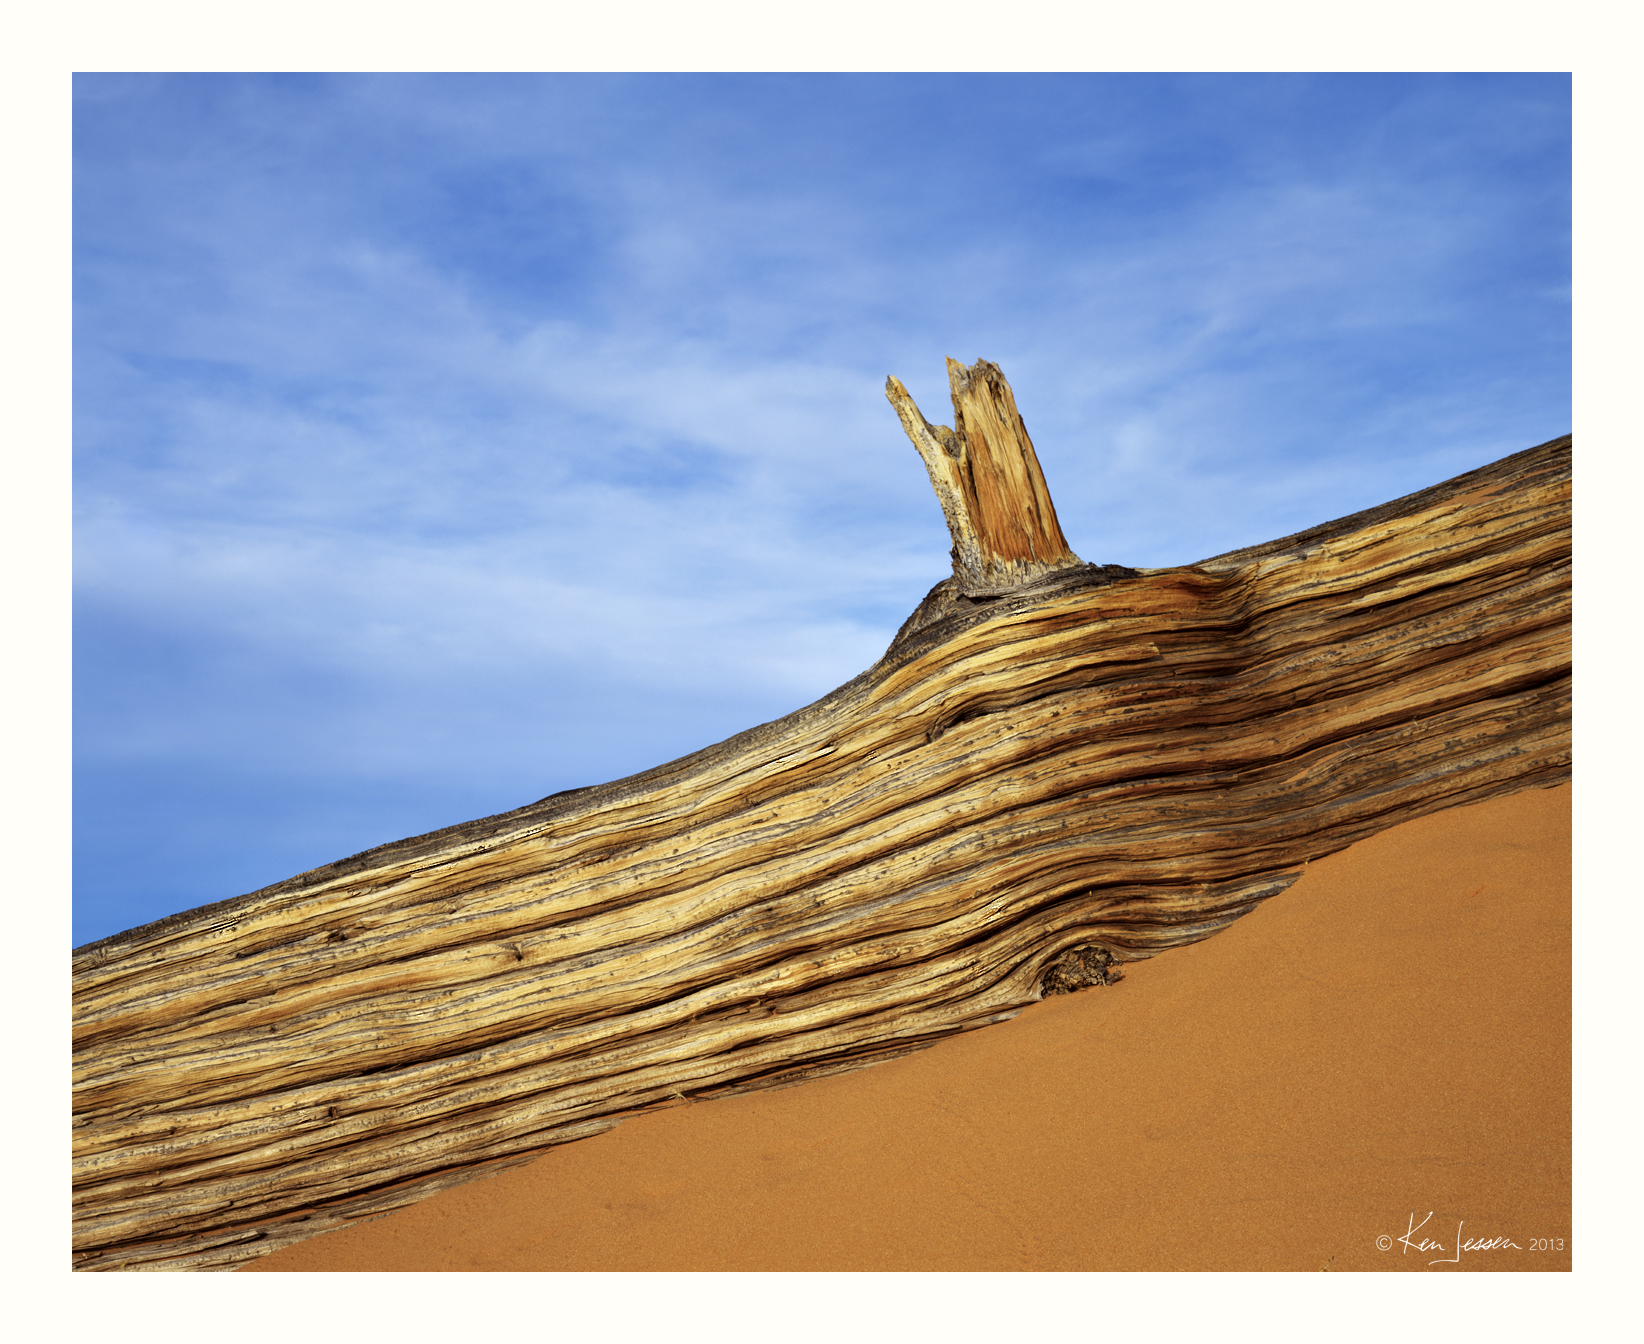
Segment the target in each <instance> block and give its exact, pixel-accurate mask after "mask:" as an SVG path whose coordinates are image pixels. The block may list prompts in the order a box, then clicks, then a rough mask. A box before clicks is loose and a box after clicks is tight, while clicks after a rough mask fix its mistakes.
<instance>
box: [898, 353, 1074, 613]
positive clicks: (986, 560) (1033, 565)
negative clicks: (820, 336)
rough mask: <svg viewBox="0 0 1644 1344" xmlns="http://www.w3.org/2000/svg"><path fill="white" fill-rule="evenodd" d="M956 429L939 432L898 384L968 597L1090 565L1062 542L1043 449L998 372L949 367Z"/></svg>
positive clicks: (906, 423) (901, 413)
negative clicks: (1041, 463)
mask: <svg viewBox="0 0 1644 1344" xmlns="http://www.w3.org/2000/svg"><path fill="white" fill-rule="evenodd" d="M948 385H949V387H950V388H951V390H952V396H953V428H952V429H949V428H948V427H947V426H946V425H933V424H931V423H930V421H928V420H926V419H925V417H924V415H923V414H922V413H921V412H920V410H919V407H918V406H916V405H915V404H914V400H913V398H912V397H911V396H909V395H908V390H907V388H905V387H903V386H902V384H901V382H899V381H898V380H897V379H895V378H887V379H886V380H885V396H886V397H887V398H888V399H889V401H890V404H891V405H892V406H893V407H895V408H896V414H897V416H898V417H899V418H900V419H901V421H902V428H903V429H905V430H906V431H907V434H908V438H910V439H911V440H912V441H913V446H914V447H915V448H916V449H918V451H919V456H920V457H921V458H923V459H924V462H925V469H926V470H927V471H928V472H929V473H930V483H931V485H932V486H933V487H934V488H935V490H936V498H937V499H938V500H939V501H940V503H941V505H942V514H943V516H944V517H945V518H946V519H947V524H948V535H949V536H950V537H952V539H953V552H952V554H953V575H954V578H955V579H956V580H957V582H958V586H959V591H960V592H961V593H963V594H964V595H965V596H966V597H985V596H991V595H996V594H1000V593H1005V592H1008V591H1010V590H1011V589H1014V588H1020V587H1022V586H1023V585H1024V584H1029V583H1033V582H1034V581H1035V580H1038V579H1042V578H1044V577H1045V576H1046V575H1047V574H1051V573H1054V572H1056V571H1057V570H1062V569H1076V568H1079V567H1080V566H1082V565H1083V564H1084V562H1083V561H1082V560H1080V559H1079V557H1078V556H1077V555H1075V554H1074V553H1073V548H1072V547H1070V546H1069V545H1068V544H1067V538H1066V537H1064V536H1063V535H1062V527H1061V524H1060V523H1059V522H1058V521H1057V518H1056V506H1055V505H1054V504H1053V503H1052V502H1051V498H1050V490H1049V489H1048V488H1047V487H1046V485H1045V474H1044V472H1043V470H1041V468H1040V466H1039V457H1038V454H1037V453H1035V452H1034V451H1033V440H1032V439H1030V438H1029V437H1028V432H1027V426H1026V425H1024V424H1023V423H1022V417H1021V414H1020V413H1019V412H1018V411H1017V409H1016V398H1015V397H1014V396H1013V395H1012V394H1011V390H1010V384H1009V383H1008V382H1006V381H1005V375H1004V374H1003V373H1002V372H1001V371H1000V369H999V366H998V365H997V364H992V363H989V362H988V361H987V360H985V359H979V360H977V361H976V363H975V364H973V365H972V366H971V367H970V368H968V369H967V368H966V367H965V366H964V365H963V364H960V363H959V362H958V361H957V360H953V359H950V360H948Z"/></svg>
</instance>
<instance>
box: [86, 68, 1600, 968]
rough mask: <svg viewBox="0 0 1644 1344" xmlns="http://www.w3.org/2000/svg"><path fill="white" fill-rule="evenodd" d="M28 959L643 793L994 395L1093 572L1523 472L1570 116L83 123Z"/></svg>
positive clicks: (1555, 106) (712, 89)
mask: <svg viewBox="0 0 1644 1344" xmlns="http://www.w3.org/2000/svg"><path fill="white" fill-rule="evenodd" d="M75 93H76V108H75V118H76V120H75V204H76V224H75V254H76V257H75V270H76V317H75V325H76V370H75V401H76V412H75V434H76V518H77V523H76V545H77V558H76V618H75V652H76V684H75V691H76V732H75V749H76V849H75V882H76V896H75V906H76V914H75V929H74V937H75V941H76V942H77V943H78V942H84V941H87V940H90V939H94V938H98V937H102V936H105V935H107V934H109V933H112V932H115V931H117V930H119V929H122V928H126V927H129V926H131V925H134V924H138V923H142V922H145V921H147V920H150V919H154V918H158V917H160V916H162V915H165V914H169V913H172V912H174V911H177V910H182V909H186V908H188V907H190V906H193V905H198V904H201V903H203V902H206V901H212V900H218V899H221V898H223V897H226V896H232V895H236V894H239V893H241V892H244V891H249V890H253V889H255V888H257V887H259V886H263V885H266V884H267V883H270V882H274V881H278V880H279V879H281V878H284V877H288V876H290V875H291V874H292V873H295V872H297V871H300V870H302V869H304V868H308V867H312V866H314V865H316V864H319V863H324V862H326V861H329V860H331V859H335V858H340V857H343V856H344V855H346V854H350V853H353V852H356V851H358V850H361V849H364V848H367V847H369V846H371V845H374V844H379V843H382V842H384V841H388V840H393V839H397V838H400V837H401V836H405V835H411V834H416V833H418V832H421V831H426V830H430V829H433V828H435V827H438V826H444V825H449V824H452V823H454V822H458V821H463V820H467V819H469V818H471V817H476V816H482V815H486V814H489V813H492V812H496V811H500V810H503V809H506V808H509V807H514V806H518V805H519V804H522V803H526V802H529V801H531V800H533V799H536V798H540V797H542V796H544V795H545V794H548V793H551V792H553V791H555V790H558V789H563V788H570V787H573V786H576V785H581V784H591V783H597V782H600V781H602V780H607V779H612V778H616V777H618V776H621V775H624V774H628V773H631V772H633V771H635V770H641V769H644V768H646V767H649V766H652V765H656V764H659V763H661V762H662V761H665V760H668V759H671V758H673V757H675V756H678V755H681V754H683V753H685V752H688V751H692V750H695V749H696V748H698V747H701V746H705V745H707V744H709V743H711V742H714V741H718V740H720V739H722V738H724V737H726V736H728V735H729V734H731V733H733V732H736V731H738V730H739V729H742V728H745V727H748V726H751V725H752V724H754V723H758V722H763V721H765V720H768V719H771V718H775V717H778V716H780V715H782V714H784V713H787V712H788V711H790V710H793V709H795V708H798V707H799V706H800V705H802V704H805V703H807V702H809V701H810V700H813V699H815V698H816V697H817V696H819V695H822V694H824V693H826V692H827V691H828V690H830V689H832V688H833V687H834V686H836V685H838V684H839V683H841V682H843V681H845V680H848V679H849V678H850V677H852V676H854V675H855V674H856V673H857V672H860V671H861V670H863V669H864V668H865V667H867V666H868V665H870V664H871V663H872V662H873V661H874V659H875V658H877V657H878V655H879V654H880V652H882V650H883V648H884V646H885V644H886V643H887V642H888V641H889V639H890V637H891V635H892V634H893V633H894V631H895V629H896V627H897V625H899V624H900V622H901V621H902V619H903V618H904V617H905V616H906V615H907V614H908V612H909V611H910V610H911V609H912V608H913V606H914V605H915V604H916V603H917V601H918V600H919V598H920V597H921V596H922V595H923V593H924V592H925V590H926V589H927V588H928V587H929V586H930V585H931V584H932V583H934V582H936V581H937V580H938V579H940V578H942V577H943V576H944V575H945V574H946V573H947V556H946V551H947V540H946V537H945V533H944V530H943V527H942V519H941V514H940V511H939V509H938V507H937V505H936V501H935V498H934V496H933V494H932V493H931V490H930V486H929V483H928V481H927V480H926V478H925V475H924V471H923V468H922V467H921V465H920V463H919V460H918V457H917V455H916V454H915V453H914V450H913V448H912V447H911V446H910V445H909V444H908V443H907V441H906V439H905V438H904V437H903V435H902V432H901V429H900V427H899V426H898V424H897V421H896V417H895V415H894V413H893V412H892V411H891V409H890V407H889V406H888V405H887V404H886V403H885V400H884V396H883V392H882V387H883V384H884V379H885V375H886V374H889V373H894V374H896V375H897V376H898V377H900V378H901V379H902V380H903V381H904V382H905V383H907V385H908V387H909V389H910V390H911V391H912V392H913V394H914V396H915V398H916V399H917V400H918V401H919V403H920V405H921V406H922V407H923V408H924V410H925V412H926V413H927V415H929V416H930V417H931V418H932V419H939V420H943V421H947V420H949V419H950V415H949V409H948V406H947V397H946V381H945V377H944V375H943V357H944V356H946V355H952V356H953V357H955V358H958V359H961V360H963V361H965V362H966V363H969V362H971V361H974V360H975V359H977V358H979V357H983V358H988V359H992V360H995V361H997V362H998V363H999V364H1001V365H1002V366H1003V368H1004V370H1005V372H1006V374H1007V376H1008V377H1009V378H1010V380H1011V382H1012V385H1013V386H1014V388H1015V389H1016V394H1017V400H1018V403H1019V405H1020V406H1021V408H1022V411H1023V414H1024V417H1025V419H1026V421H1027V423H1028V426H1029V428H1030V430H1031V431H1032V433H1033V436H1034V441H1035V443H1036V445H1037V447H1038V449H1039V454H1040V458H1041V461H1042V462H1043V464H1044V467H1045V472H1046V476H1047V479H1048V481H1049V484H1050V487H1051V490H1052V492H1053V494H1054V496H1055V498H1056V502H1057V507H1058V510H1059V513H1060V515H1061V520H1062V525H1063V529H1064V531H1065V532H1066V534H1067V536H1068V538H1069V541H1070V542H1071V543H1072V545H1073V547H1074V549H1075V550H1076V551H1078V553H1079V554H1080V555H1081V556H1082V557H1084V558H1085V559H1086V560H1091V561H1096V562H1119V563H1128V564H1136V565H1166V564H1181V563H1188V562H1191V561H1193V560H1197V559H1200V558H1203V557H1205V556H1208V555H1211V554H1214V553H1216V552H1219V551H1223V550H1227V549H1230V548H1232V547H1235V546H1240V545H1245V544H1249V543H1252V542H1257V541H1262V540H1266V539H1268V538H1271V537H1275V536H1279V535H1282V534H1284V533H1286V532H1291V531H1294V530H1296V529H1297V528H1300V527H1305V526H1309V525H1311V524H1313V523H1317V522H1321V521H1324V520H1325V519H1328V518H1334V517H1338V516H1340V515H1342V514H1345V513H1349V512H1352V511H1353V510H1355V509H1360V508H1365V507H1368V506H1370V505H1372V504H1376V503H1380V502H1382V501H1383V500H1386V499H1390V498H1393V497H1395V496H1397V495H1400V494H1404V493H1407V492H1408V491H1411V490H1414V489H1419V488H1421V487H1422V486H1425V485H1430V484H1432V483H1434V482H1436V481H1439V480H1442V479H1444V478H1445V477H1447V476H1451V475H1454V474H1455V473H1457V472H1461V471H1465V470H1468V469H1470V468H1472V467H1476V466H1479V465H1481V464H1483V463H1485V462H1489V461H1492V460H1494V459H1496V458H1499V457H1502V456H1504V455H1506V454H1508V453H1511V452H1515V451H1517V450H1518V449H1521V448H1525V447H1528V446H1530V445H1532V444H1535V443H1538V442H1541V441H1542V440H1545V439H1548V438H1551V437H1553V436H1555V435H1557V434H1561V433H1563V432H1565V431H1566V430H1568V429H1569V427H1570V405H1569V263H1568V249H1569V222H1568V215H1569V130H1570V126H1569V80H1568V78H1567V77H1566V76H1562V75H1316V76H1309V75H1186V76H1159V75H1056V76H1044V75H1038V76H1033V75H1029V76H1017V75H1010V76H1006V75H971V76H947V75H905V76H903V75H848V76H816V75H801V76H747V75H735V76H700V75H640V76H606V75H558V76H514V75H503V76H485V75H480V76H469V75H435V76H416V75H377V76H337V75H301V76H262V75H256V76H246V75H220V76H219V75H172V76H159V75H92V76H79V77H77V78H76V82H75Z"/></svg>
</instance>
